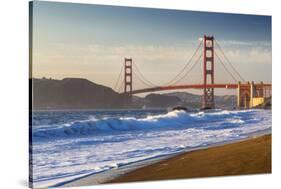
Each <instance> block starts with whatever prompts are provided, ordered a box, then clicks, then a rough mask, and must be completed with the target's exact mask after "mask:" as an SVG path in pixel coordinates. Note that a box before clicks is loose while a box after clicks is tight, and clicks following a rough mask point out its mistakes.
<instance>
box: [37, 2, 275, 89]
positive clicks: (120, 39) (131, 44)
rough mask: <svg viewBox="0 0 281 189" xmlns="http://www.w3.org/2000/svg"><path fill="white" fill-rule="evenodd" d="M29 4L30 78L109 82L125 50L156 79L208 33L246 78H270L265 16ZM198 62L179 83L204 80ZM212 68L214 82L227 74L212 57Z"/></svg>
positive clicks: (171, 71)
mask: <svg viewBox="0 0 281 189" xmlns="http://www.w3.org/2000/svg"><path fill="white" fill-rule="evenodd" d="M33 10H34V15H33V18H34V20H33V34H34V38H33V39H34V41H33V77H39V78H41V77H43V76H45V77H48V78H49V77H52V78H56V79H62V78H65V77H82V78H87V79H89V80H91V81H93V82H96V83H99V84H103V85H107V86H110V87H113V86H114V84H115V81H116V79H117V77H118V74H119V72H120V69H121V66H122V64H123V59H124V57H132V58H133V60H134V62H135V64H137V65H138V68H139V69H140V70H141V71H142V73H143V75H144V76H145V77H146V78H147V79H149V80H150V81H152V82H153V83H156V84H158V85H161V84H162V83H165V82H167V81H169V80H170V79H171V78H173V76H175V75H176V74H177V73H178V72H179V71H180V70H181V68H182V67H183V66H184V65H185V63H186V62H187V61H188V59H189V57H190V56H191V55H192V53H193V52H194V50H195V49H196V47H197V45H198V43H199V38H201V37H202V36H203V35H204V34H207V35H214V37H215V38H216V40H217V41H218V42H219V43H220V46H221V47H222V48H223V49H224V51H225V54H226V55H227V56H228V58H229V60H230V61H231V62H232V63H233V65H234V66H235V67H236V68H237V70H238V71H239V72H240V73H241V75H242V76H243V77H244V78H245V79H246V80H254V81H261V80H263V81H265V82H271V69H272V64H271V17H269V16H255V15H238V14H218V13H205V12H192V11H178V10H163V9H144V8H128V7H114V6H98V5H87V4H72V3H54V2H40V1H35V3H34V9H33ZM216 52H217V53H219V52H218V51H216ZM202 65H203V64H202V60H201V61H200V63H199V64H198V65H197V66H196V67H195V68H194V70H193V72H192V74H190V75H189V76H188V77H187V79H185V80H184V81H182V83H188V82H189V83H202ZM215 72H216V75H215V81H216V82H217V83H219V82H220V83H222V82H231V81H233V80H232V79H231V77H229V76H228V75H227V73H226V72H225V71H224V70H223V67H222V66H221V65H220V63H219V62H218V61H216V62H215ZM233 82H234V81H233ZM139 86H141V84H140V85H139Z"/></svg>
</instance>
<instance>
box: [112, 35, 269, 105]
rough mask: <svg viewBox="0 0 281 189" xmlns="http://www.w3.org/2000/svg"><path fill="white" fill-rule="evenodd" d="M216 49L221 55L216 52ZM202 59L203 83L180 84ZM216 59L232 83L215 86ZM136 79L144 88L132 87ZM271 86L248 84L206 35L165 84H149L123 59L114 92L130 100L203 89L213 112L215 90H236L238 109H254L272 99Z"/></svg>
mask: <svg viewBox="0 0 281 189" xmlns="http://www.w3.org/2000/svg"><path fill="white" fill-rule="evenodd" d="M202 45H203V50H202ZM215 46H216V47H217V48H216V49H217V50H218V52H219V53H220V54H218V53H216V52H215ZM200 50H201V52H200ZM202 57H203V82H202V83H200V84H187V83H184V84H179V82H180V81H182V80H183V79H184V78H186V77H187V76H188V75H189V74H190V73H191V71H192V70H193V69H194V67H195V66H196V65H198V64H199V62H200V60H201V59H202ZM215 59H216V60H218V62H219V63H220V64H221V65H222V67H223V69H224V70H225V71H226V73H227V74H228V75H229V76H230V77H231V78H232V83H215V66H214V65H215ZM229 68H230V69H229ZM122 73H123V74H122ZM122 75H123V80H122ZM133 78H136V79H138V80H139V81H140V82H141V83H142V84H143V85H144V86H145V87H143V88H136V86H135V85H134V88H133ZM271 87H272V85H271V83H263V82H259V83H255V82H254V81H251V82H246V80H245V79H244V78H243V77H242V76H241V74H240V73H239V72H238V70H237V69H236V68H235V67H234V66H233V64H232V63H231V61H230V60H229V59H228V57H227V56H226V54H225V53H224V51H223V49H222V48H221V46H220V44H219V43H218V41H217V40H216V39H215V38H214V37H213V36H206V35H204V38H203V40H201V41H200V43H199V44H198V46H197V48H196V49H195V51H194V53H193V54H192V56H191V57H190V58H189V60H188V61H187V63H186V64H185V65H184V67H183V68H182V69H181V70H180V72H179V73H178V74H176V75H175V76H174V77H173V78H172V79H171V80H170V81H168V82H166V83H165V84H163V85H155V84H154V83H152V82H151V81H149V80H148V79H147V78H146V77H145V76H144V75H143V74H142V72H141V71H140V69H139V68H138V66H137V65H136V64H135V63H134V62H133V59H132V58H124V64H123V66H122V68H121V71H120V73H119V76H118V79H117V80H116V83H115V86H114V90H116V91H117V92H119V93H121V94H123V95H126V96H127V97H128V98H130V99H131V98H132V95H134V94H140V93H149V92H157V91H168V90H182V89H201V90H203V95H202V108H204V109H210V108H214V107H215V101H214V90H215V89H216V88H220V89H232V90H233V89H237V107H238V108H252V107H255V106H257V105H260V104H263V103H264V102H266V101H267V100H268V99H271Z"/></svg>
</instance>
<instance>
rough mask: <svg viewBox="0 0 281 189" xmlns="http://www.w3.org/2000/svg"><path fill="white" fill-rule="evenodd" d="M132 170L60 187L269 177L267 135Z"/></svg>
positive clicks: (76, 181)
mask: <svg viewBox="0 0 281 189" xmlns="http://www.w3.org/2000/svg"><path fill="white" fill-rule="evenodd" d="M134 166H135V167H134ZM132 167H134V168H132V169H131V170H130V169H124V170H123V169H122V168H121V167H120V168H118V169H114V170H111V172H110V173H105V174H104V175H103V174H101V175H90V176H88V177H84V178H81V179H77V180H75V181H72V182H68V183H65V184H64V185H60V186H64V187H67V186H83V185H84V186H85V185H93V184H102V183H122V182H135V181H153V180H167V179H184V178H196V177H213V176H229V175H246V174H261V173H271V134H268V135H264V136H259V137H252V138H249V139H247V140H244V141H239V142H234V143H230V144H224V145H219V146H216V147H211V148H207V149H201V150H195V151H191V152H186V153H181V154H179V155H176V156H173V157H171V158H168V159H163V160H159V161H155V162H152V163H151V162H150V164H149V165H145V166H144V165H132ZM128 170H130V171H128ZM116 175H117V176H116Z"/></svg>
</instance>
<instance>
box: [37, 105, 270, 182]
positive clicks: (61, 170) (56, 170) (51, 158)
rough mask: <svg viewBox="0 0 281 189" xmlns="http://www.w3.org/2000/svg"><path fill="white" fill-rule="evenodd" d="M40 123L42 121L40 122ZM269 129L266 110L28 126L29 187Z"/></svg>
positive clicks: (69, 178) (151, 116)
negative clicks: (30, 131) (30, 132)
mask: <svg viewBox="0 0 281 189" xmlns="http://www.w3.org/2000/svg"><path fill="white" fill-rule="evenodd" d="M44 124H45V122H44ZM270 129H271V110H244V111H236V110H235V111H226V110H225V111H221V110H216V111H212V112H197V113H186V112H184V111H173V112H168V113H165V114H159V115H148V116H144V117H139V118H138V117H133V116H132V115H128V116H123V117H119V118H118V117H110V116H109V117H107V118H96V117H94V116H93V115H91V116H89V118H88V119H83V120H77V121H71V122H68V123H63V124H61V125H50V127H46V126H44V127H42V128H40V127H38V128H37V129H34V131H33V137H34V140H33V141H34V143H33V160H34V162H33V165H34V167H33V168H34V169H33V173H34V175H33V176H34V181H35V187H43V186H50V185H54V184H57V183H60V182H64V181H67V180H71V179H74V178H78V177H81V176H84V175H87V174H93V173H99V172H101V171H106V170H109V169H113V168H114V169H118V167H120V166H123V165H126V164H128V163H132V162H137V161H142V160H145V159H149V158H155V157H158V156H165V155H170V154H173V153H178V152H181V151H183V150H187V149H190V148H193V147H199V148H200V147H206V146H209V145H212V144H216V143H219V142H227V141H232V140H239V139H243V138H246V137H248V136H249V135H251V134H253V133H256V132H260V131H265V130H270Z"/></svg>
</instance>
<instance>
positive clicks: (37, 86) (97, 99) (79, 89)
mask: <svg viewBox="0 0 281 189" xmlns="http://www.w3.org/2000/svg"><path fill="white" fill-rule="evenodd" d="M124 100H125V99H124V98H123V97H122V95H120V94H118V93H116V92H115V91H113V90H112V89H111V88H109V87H105V86H102V85H98V84H95V83H93V82H91V81H89V80H86V79H79V78H65V79H62V80H52V79H33V108H34V109H107V108H121V107H123V106H124V104H126V102H125V101H124Z"/></svg>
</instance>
